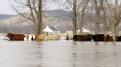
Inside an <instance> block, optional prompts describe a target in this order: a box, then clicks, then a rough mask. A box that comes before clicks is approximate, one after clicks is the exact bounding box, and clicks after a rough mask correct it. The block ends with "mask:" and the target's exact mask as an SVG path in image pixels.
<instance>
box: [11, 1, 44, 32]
mask: <svg viewBox="0 0 121 67" xmlns="http://www.w3.org/2000/svg"><path fill="white" fill-rule="evenodd" d="M14 1H15V5H12V7H13V9H14V10H15V11H16V13H18V14H19V15H21V16H22V17H24V18H26V19H28V20H30V21H32V22H33V23H34V24H35V27H36V33H37V34H41V33H42V0H14ZM21 8H22V9H21Z"/></svg>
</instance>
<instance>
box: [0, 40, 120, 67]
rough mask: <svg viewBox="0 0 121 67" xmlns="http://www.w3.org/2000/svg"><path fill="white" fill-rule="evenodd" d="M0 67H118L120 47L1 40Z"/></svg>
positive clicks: (118, 44)
mask: <svg viewBox="0 0 121 67" xmlns="http://www.w3.org/2000/svg"><path fill="white" fill-rule="evenodd" d="M0 67H121V43H120V42H117V43H116V44H115V45H113V44H112V43H111V42H108V43H106V44H105V45H104V42H99V44H98V45H97V44H96V43H94V42H73V41H64V40H62V41H44V42H34V41H33V42H32V41H5V40H0Z"/></svg>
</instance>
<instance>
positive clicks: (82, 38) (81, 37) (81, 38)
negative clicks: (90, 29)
mask: <svg viewBox="0 0 121 67" xmlns="http://www.w3.org/2000/svg"><path fill="white" fill-rule="evenodd" d="M73 40H74V41H91V40H92V38H91V35H90V34H87V35H75V36H74V37H73Z"/></svg>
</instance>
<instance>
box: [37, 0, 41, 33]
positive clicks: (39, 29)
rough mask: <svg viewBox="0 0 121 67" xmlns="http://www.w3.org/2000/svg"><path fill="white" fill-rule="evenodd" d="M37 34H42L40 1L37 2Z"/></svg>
mask: <svg viewBox="0 0 121 67" xmlns="http://www.w3.org/2000/svg"><path fill="white" fill-rule="evenodd" d="M37 15H38V16H37V24H38V25H37V26H38V27H37V34H38V35H39V34H42V0H38V14H37Z"/></svg>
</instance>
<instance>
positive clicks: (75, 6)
mask: <svg viewBox="0 0 121 67" xmlns="http://www.w3.org/2000/svg"><path fill="white" fill-rule="evenodd" d="M76 4H77V0H73V17H72V21H73V36H74V35H76V26H77V25H76V24H77V5H76Z"/></svg>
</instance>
